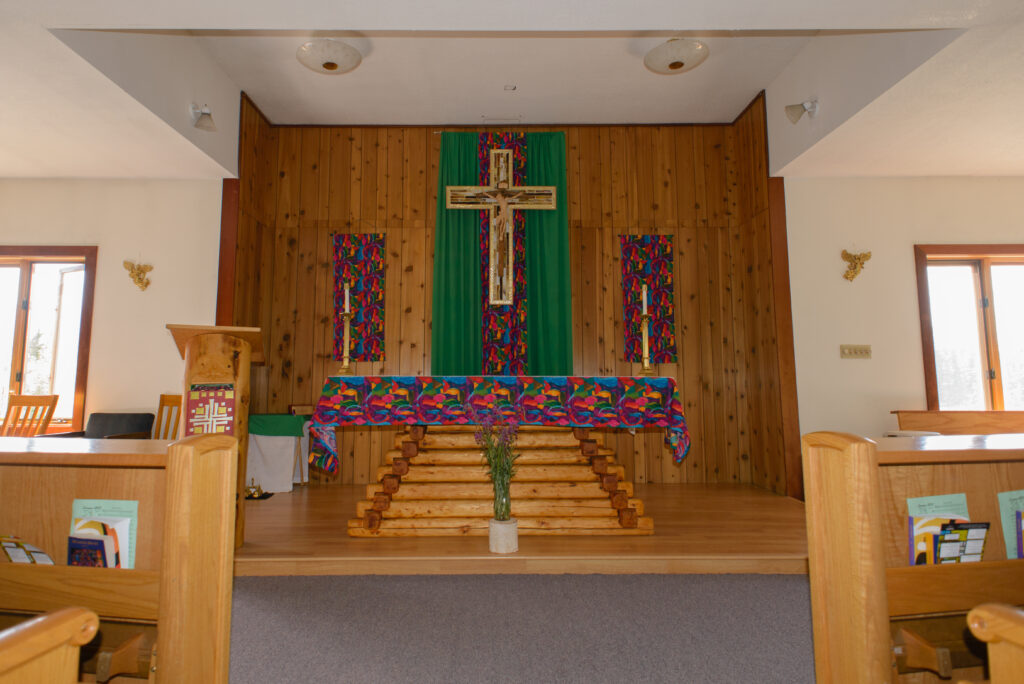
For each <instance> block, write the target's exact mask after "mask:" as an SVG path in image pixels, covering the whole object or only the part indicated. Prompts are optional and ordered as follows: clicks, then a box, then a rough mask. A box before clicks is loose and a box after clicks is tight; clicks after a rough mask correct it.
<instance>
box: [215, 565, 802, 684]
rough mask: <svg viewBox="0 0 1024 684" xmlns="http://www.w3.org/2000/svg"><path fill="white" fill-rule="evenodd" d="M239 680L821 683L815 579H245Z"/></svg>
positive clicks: (238, 615) (240, 598)
mask: <svg viewBox="0 0 1024 684" xmlns="http://www.w3.org/2000/svg"><path fill="white" fill-rule="evenodd" d="M231 681H232V682H236V683H239V684H247V683H248V682H261V683H265V682H360V683H373V682H397V683H402V682H417V683H424V684H425V683H428V682H446V683H448V682H473V683H476V682H587V683H588V684H591V683H600V682H616V683H619V682H701V683H706V682H729V683H733V682H786V683H787V684H792V683H798V682H813V681H814V663H813V653H812V646H811V616H810V598H809V593H808V585H807V578H806V576H784V575H767V576H766V575H511V576H508V575H506V576H495V575H472V576H461V577H460V576H439V577H430V576H418V577H365V576H360V577H239V578H236V579H235V589H234V611H233V614H232V630H231Z"/></svg>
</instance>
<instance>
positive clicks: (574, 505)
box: [356, 499, 644, 519]
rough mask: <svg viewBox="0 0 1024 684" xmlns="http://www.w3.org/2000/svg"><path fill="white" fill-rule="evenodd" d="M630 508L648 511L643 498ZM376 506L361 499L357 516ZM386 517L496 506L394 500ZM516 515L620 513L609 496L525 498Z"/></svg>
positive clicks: (481, 512) (465, 512) (452, 514)
mask: <svg viewBox="0 0 1024 684" xmlns="http://www.w3.org/2000/svg"><path fill="white" fill-rule="evenodd" d="M629 507H630V508H633V509H635V510H636V512H637V515H641V516H642V515H643V514H644V504H643V501H641V500H640V499H630V500H629ZM372 509H373V502H372V501H360V502H359V503H357V504H356V515H357V516H359V517H360V518H362V517H364V516H365V512H366V511H368V510H372ZM382 515H383V517H384V518H385V519H390V518H477V517H484V518H490V517H491V516H493V515H494V505H493V503H492V502H491V501H489V500H482V499H481V500H473V499H469V500H462V501H437V500H427V501H393V502H391V504H390V505H389V506H388V508H387V509H386V510H384V511H382ZM512 515H513V516H515V517H517V518H520V517H541V516H552V517H561V518H565V517H573V518H575V517H609V518H614V517H617V516H618V511H617V510H616V509H614V508H612V506H611V502H610V501H608V499H522V500H518V501H517V500H513V501H512Z"/></svg>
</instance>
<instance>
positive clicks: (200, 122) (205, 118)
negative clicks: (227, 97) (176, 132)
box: [188, 103, 217, 132]
mask: <svg viewBox="0 0 1024 684" xmlns="http://www.w3.org/2000/svg"><path fill="white" fill-rule="evenodd" d="M188 111H189V114H191V115H192V125H193V126H195V127H196V128H198V129H199V130H201V131H211V132H213V131H216V130H217V126H216V125H215V124H214V123H213V115H212V114H210V107H209V105H203V106H202V107H200V106H199V105H197V104H195V103H192V104H190V105H189V107H188Z"/></svg>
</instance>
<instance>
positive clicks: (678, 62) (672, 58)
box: [644, 38, 708, 74]
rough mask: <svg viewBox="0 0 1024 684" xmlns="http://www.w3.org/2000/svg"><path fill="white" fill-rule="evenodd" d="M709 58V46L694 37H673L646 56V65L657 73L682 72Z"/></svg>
mask: <svg viewBox="0 0 1024 684" xmlns="http://www.w3.org/2000/svg"><path fill="white" fill-rule="evenodd" d="M707 58H708V46H707V45H705V44H704V43H702V42H700V41H699V40H694V39H693V38H672V39H671V40H669V41H668V42H667V43H662V44H661V45H659V46H657V47H655V48H653V49H652V50H651V51H650V52H648V53H647V55H646V56H645V57H644V66H646V67H647V68H648V69H650V70H651V71H653V72H654V73H656V74H681V73H683V72H684V71H689V70H690V69H694V68H696V67H698V66H700V64H701V62H703V61H704V60H705V59H707Z"/></svg>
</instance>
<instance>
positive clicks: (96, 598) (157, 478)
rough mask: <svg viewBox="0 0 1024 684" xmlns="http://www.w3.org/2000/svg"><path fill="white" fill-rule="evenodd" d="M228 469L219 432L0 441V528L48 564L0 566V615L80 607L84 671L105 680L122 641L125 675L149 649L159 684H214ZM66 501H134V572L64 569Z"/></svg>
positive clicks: (230, 480) (223, 653)
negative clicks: (168, 438)
mask: <svg viewBox="0 0 1024 684" xmlns="http://www.w3.org/2000/svg"><path fill="white" fill-rule="evenodd" d="M236 468H237V443H236V440H235V438H234V437H227V436H220V435H216V436H215V435H208V436H198V437H190V438H188V439H185V440H182V441H179V442H172V443H168V442H162V441H155V440H86V439H59V440H58V439H46V438H34V439H16V438H7V439H2V440H0V501H3V506H0V530H3V531H4V532H5V533H7V534H16V535H17V536H20V537H21V538H22V539H24V540H25V541H27V542H29V543H32V544H35V545H36V546H38V547H39V548H41V549H43V550H44V551H46V552H47V553H48V554H50V555H51V557H52V558H53V560H54V562H55V563H56V564H55V565H53V566H46V565H21V564H14V563H3V564H0V612H2V613H6V614H7V615H8V616H11V615H17V614H25V613H39V612H45V611H51V610H56V609H59V608H63V607H65V606H75V605H78V606H85V607H87V608H89V609H90V610H92V611H93V612H95V613H96V614H97V615H99V617H100V620H101V624H102V628H101V630H100V634H101V636H102V637H103V638H104V641H103V642H102V643H100V644H99V648H100V652H99V653H98V654H95V655H94V656H93V658H94V660H95V662H90V667H91V668H93V669H97V671H104V669H106V671H105V672H103V674H104V675H105V676H113V675H115V674H117V672H111V671H110V666H111V663H112V662H113V661H112V658H111V657H110V656H109V654H111V653H113V654H116V655H118V656H119V658H118V660H119V661H122V662H123V661H124V660H125V654H126V653H129V654H130V653H132V652H134V651H133V646H132V644H133V643H134V647H135V648H136V649H137V650H138V657H137V660H138V664H137V667H136V668H129V669H130V671H129V672H128V674H129V675H134V676H138V677H140V678H144V677H147V676H148V673H149V671H150V670H151V667H152V663H151V660H152V655H153V651H158V652H159V654H160V666H159V668H158V670H157V678H158V680H159V681H160V682H199V681H202V682H226V681H227V678H228V656H229V639H230V626H231V583H232V564H233V560H234V544H233V530H234V515H235V506H234V505H235V479H236ZM74 499H127V500H135V501H138V502H139V509H138V533H137V544H136V553H135V568H134V569H132V570H127V569H113V568H83V567H69V566H67V565H65V563H66V560H67V557H66V556H67V536H68V531H69V528H70V525H71V505H72V502H73V501H74ZM9 619H10V617H8V620H9ZM140 625H141V626H142V627H140ZM146 626H148V629H147V628H146ZM140 631H142V632H143V633H144V637H145V640H146V643H144V644H143V645H142V648H138V646H139V643H138V640H136V639H135V637H136V636H137V634H138V633H139V632H140ZM154 631H155V640H154V638H153V636H152V634H153V632H154ZM110 638H115V639H116V640H115V641H107V639H110ZM94 645H95V644H90V648H92V647H93V646H94ZM119 647H120V648H119ZM105 654H106V656H105ZM84 659H85V658H84V656H83V660H84ZM128 659H129V660H130V657H128Z"/></svg>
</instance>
